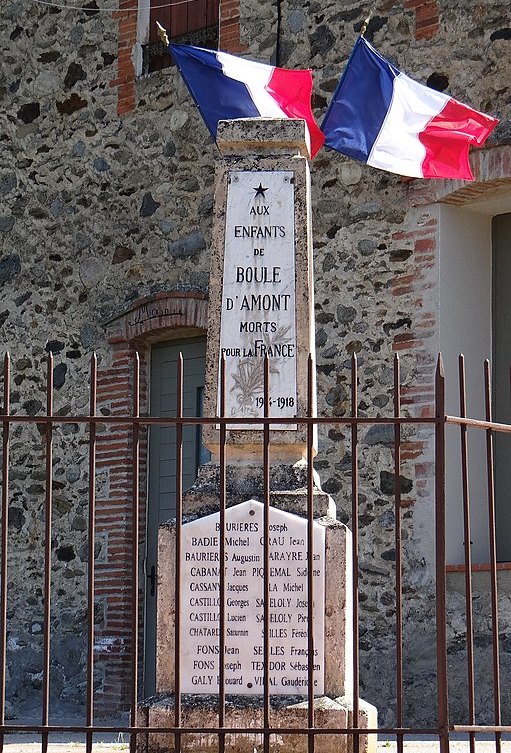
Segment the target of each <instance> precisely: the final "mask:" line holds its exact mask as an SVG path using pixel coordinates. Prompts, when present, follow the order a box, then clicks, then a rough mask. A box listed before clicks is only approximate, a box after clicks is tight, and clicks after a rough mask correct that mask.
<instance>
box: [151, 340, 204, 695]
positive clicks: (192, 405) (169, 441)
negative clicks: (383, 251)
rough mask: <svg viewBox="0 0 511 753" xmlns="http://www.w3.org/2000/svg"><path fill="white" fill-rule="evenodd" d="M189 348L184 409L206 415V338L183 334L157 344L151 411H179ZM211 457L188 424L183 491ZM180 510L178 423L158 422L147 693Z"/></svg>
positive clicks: (153, 451)
mask: <svg viewBox="0 0 511 753" xmlns="http://www.w3.org/2000/svg"><path fill="white" fill-rule="evenodd" d="M179 353H182V354H183V360H184V375H183V413H184V415H185V416H199V415H202V401H203V393H204V375H205V365H206V338H205V337H200V338H195V339H193V340H178V341H174V342H172V343H166V344H164V345H158V346H154V347H153V349H152V353H151V382H150V385H151V415H152V416H162V417H164V416H175V415H176V401H177V360H178V357H179ZM208 459H209V455H208V453H207V451H205V450H204V448H203V447H202V442H201V428H200V427H199V426H185V427H184V429H183V491H186V490H187V489H189V488H190V486H192V484H193V482H194V481H195V479H196V477H197V469H198V466H199V465H200V463H202V462H206V461H207V460H208ZM175 514H176V429H175V427H174V426H152V427H151V430H150V436H149V491H148V509H147V533H146V556H145V573H146V598H145V641H144V645H145V657H144V695H145V696H146V697H147V696H149V695H152V694H153V693H154V691H155V666H156V583H157V568H158V563H157V543H158V526H159V525H160V524H161V523H165V522H166V521H167V520H170V519H172V518H174V517H175Z"/></svg>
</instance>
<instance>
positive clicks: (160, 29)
mask: <svg viewBox="0 0 511 753" xmlns="http://www.w3.org/2000/svg"><path fill="white" fill-rule="evenodd" d="M156 26H157V28H158V36H159V37H160V39H161V41H162V42H163V44H166V45H168V44H170V43H169V35H168V34H167V29H165V28H164V27H163V26H162V25H161V24H160V23H158V21H156Z"/></svg>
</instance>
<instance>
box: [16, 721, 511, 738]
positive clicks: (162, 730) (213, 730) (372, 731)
mask: <svg viewBox="0 0 511 753" xmlns="http://www.w3.org/2000/svg"><path fill="white" fill-rule="evenodd" d="M449 729H450V730H451V731H460V732H463V731H466V730H470V729H474V730H475V731H476V732H481V733H484V732H487V731H488V730H490V731H491V732H493V731H494V730H495V729H499V730H501V731H502V732H511V727H505V726H501V727H498V728H496V727H494V726H489V727H469V728H466V727H455V726H453V727H450V728H449ZM43 731H44V732H47V733H48V734H57V733H61V732H68V733H74V732H76V733H80V732H82V733H83V732H88V731H90V732H92V733H93V734H95V735H96V734H97V735H101V734H104V733H106V732H118V733H121V734H130V733H134V734H137V735H139V734H141V733H147V734H151V735H152V734H177V733H179V734H180V735H181V734H183V735H184V734H186V735H190V734H192V735H202V734H208V735H218V727H185V726H181V727H163V726H162V727H140V726H137V727H130V726H127V727H121V726H118V727H115V726H110V727H109V726H104V727H103V726H101V727H92V728H91V727H85V726H83V725H82V726H80V725H74V726H72V725H70V726H59V725H47V726H45V727H43V726H41V725H34V726H29V725H22V724H18V725H13V724H6V725H4V727H3V732H4V734H12V733H15V732H21V733H27V732H36V733H41V732H43ZM224 732H225V733H226V734H228V735H237V734H240V735H247V734H252V735H253V734H254V732H259V733H261V734H265V733H266V734H268V735H280V734H282V735H295V734H296V735H306V734H308V732H309V728H308V727H257V728H254V727H253V726H252V727H225V728H224ZM380 733H381V734H386V735H396V734H398V733H400V734H403V735H429V736H431V737H438V735H439V734H440V730H439V729H438V727H435V728H431V727H350V728H349V729H346V727H316V729H315V730H314V735H343V736H344V735H346V734H349V735H356V736H360V735H376V734H380Z"/></svg>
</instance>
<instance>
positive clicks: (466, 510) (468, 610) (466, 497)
mask: <svg viewBox="0 0 511 753" xmlns="http://www.w3.org/2000/svg"><path fill="white" fill-rule="evenodd" d="M458 366H459V392H460V415H461V417H462V418H465V417H466V415H467V396H466V383H465V357H464V356H463V355H462V354H460V356H459V363H458ZM460 440H461V479H462V492H463V532H464V539H465V540H464V549H465V615H466V621H467V682H468V720H469V724H475V692H474V689H475V682H474V627H473V608H472V549H471V547H472V540H471V533H470V488H469V479H468V442H467V426H466V425H463V424H462V425H460ZM469 748H470V753H475V735H474V734H473V733H472V732H471V733H470V736H469Z"/></svg>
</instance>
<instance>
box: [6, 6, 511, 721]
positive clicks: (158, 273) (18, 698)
mask: <svg viewBox="0 0 511 753" xmlns="http://www.w3.org/2000/svg"><path fill="white" fill-rule="evenodd" d="M61 4H62V3H61ZM113 5H115V3H114V2H113V0H101V1H100V2H98V3H96V2H95V0H92V2H91V3H87V4H86V5H84V7H83V9H80V10H77V9H64V8H58V7H51V6H45V5H41V4H38V3H37V2H35V0H30V2H28V3H21V2H19V0H7V2H5V3H4V4H3V5H2V8H1V9H0V39H1V40H2V61H3V63H2V69H1V72H0V76H1V79H0V99H1V105H2V110H3V114H2V121H1V123H2V128H1V134H0V138H1V141H2V152H1V155H2V156H1V160H0V165H1V172H0V196H1V205H0V206H1V210H0V233H1V236H0V237H1V239H2V251H1V256H0V299H1V302H0V321H1V329H2V335H3V343H4V347H5V348H8V349H10V350H11V352H12V356H13V387H12V390H13V392H12V408H13V410H14V411H18V412H21V413H24V412H27V413H31V414H34V415H35V414H37V413H39V412H42V411H43V410H44V407H43V406H44V402H45V392H44V389H45V387H44V382H45V359H46V356H47V353H48V352H49V351H51V352H52V353H53V354H54V358H55V371H54V376H55V388H56V389H55V403H56V407H55V410H56V411H61V412H62V413H64V414H65V413H67V414H72V413H80V412H82V411H83V410H85V409H86V407H87V405H88V395H87V389H86V384H87V379H88V372H89V358H90V355H91V353H92V351H93V350H95V351H96V352H97V354H98V361H99V370H100V379H101V382H100V384H101V390H102V391H103V392H102V394H101V395H100V405H101V409H102V410H104V411H105V413H104V414H103V415H106V416H107V415H108V412H109V411H114V412H115V411H116V410H117V411H119V410H122V408H123V406H126V404H127V403H128V402H129V400H130V390H131V388H132V382H131V381H130V380H131V377H130V376H129V373H128V369H129V366H128V364H129V362H130V360H131V358H132V355H133V353H134V351H135V349H139V350H141V351H142V354H144V353H145V354H146V356H144V357H145V358H146V360H145V362H143V363H147V353H148V352H149V343H150V341H151V337H152V336H153V335H151V332H150V331H146V332H142V333H138V334H137V336H136V337H135V336H134V335H133V333H132V335H129V334H128V335H126V332H125V333H124V335H123V338H124V339H122V338H121V339H120V340H116V339H115V337H114V336H113V335H112V332H113V329H112V326H114V325H112V324H109V322H111V321H112V319H113V318H115V317H119V316H123V315H126V316H128V315H129V312H131V311H133V310H137V306H138V304H139V303H140V302H141V301H144V302H146V303H147V302H152V301H153V300H160V299H161V296H164V297H165V295H166V294H167V293H169V292H170V293H178V294H180V295H186V294H189V296H190V297H191V299H192V300H194V299H196V298H199V299H200V298H201V296H202V297H204V294H206V293H207V287H208V264H209V247H210V239H211V210H212V204H213V164H214V160H215V159H216V148H215V146H214V144H213V143H212V141H211V139H210V137H209V135H208V133H207V131H206V129H205V127H204V125H203V123H202V122H201V120H200V118H199V116H198V114H197V110H196V108H195V106H194V105H193V103H192V101H191V99H190V97H189V95H188V92H187V90H186V87H185V85H184V83H183V82H182V81H181V79H180V77H179V75H178V73H177V71H176V69H175V68H174V67H171V68H168V69H166V70H163V71H159V72H157V73H154V74H152V75H150V76H148V77H140V76H137V72H140V70H141V68H140V59H141V54H140V53H141V48H140V46H139V44H140V41H143V39H144V31H143V29H142V28H141V24H142V26H143V21H141V20H140V18H142V17H143V15H144V14H143V13H142V14H141V15H140V17H139V14H138V11H137V6H136V0H121V12H120V13H112V12H107V11H106V9H107V8H111V7H112V6H113ZM507 11H508V7H507V4H506V3H504V2H498V1H496V0H492V1H491V2H490V1H489V0H486V1H485V2H478V3H464V4H463V6H460V5H459V3H455V2H453V0H442V2H435V0H429V2H420V1H419V0H405V2H404V3H400V2H398V3H394V4H391V3H386V4H385V3H383V4H382V5H381V6H379V7H378V9H377V11H376V13H375V15H374V17H373V18H372V20H371V22H370V24H369V28H368V38H369V39H371V40H372V41H374V44H375V45H376V46H377V47H378V49H379V50H380V51H381V52H382V53H383V54H384V55H387V56H388V57H389V58H390V59H391V60H392V61H393V62H394V63H396V64H398V65H399V66H400V67H401V68H402V69H403V70H405V71H406V72H407V73H408V74H409V75H411V76H413V77H415V78H417V79H419V80H421V81H427V80H428V79H429V80H433V81H435V80H436V81H439V80H441V76H445V77H446V78H447V79H448V90H449V92H450V93H451V94H452V95H453V96H455V97H457V98H459V99H460V100H462V101H466V102H468V103H470V104H472V105H474V106H475V107H477V108H480V109H483V110H485V111H488V112H490V113H493V114H496V115H498V116H499V117H500V118H501V125H500V126H499V127H498V129H497V131H496V133H495V135H494V136H493V137H492V140H491V143H490V144H489V147H488V149H487V150H486V152H485V154H486V155H489V156H487V158H485V159H486V161H485V160H481V161H480V163H478V165H479V167H478V171H479V172H478V182H477V186H478V187H479V188H478V190H479V194H477V192H476V193H475V194H470V193H467V192H465V193H463V191H464V189H463V186H459V185H457V184H456V182H451V183H450V184H447V182H445V183H444V182H442V181H439V182H436V183H435V187H434V188H432V187H431V186H430V184H427V185H426V184H424V183H422V182H420V181H414V182H412V183H411V184H410V183H408V182H405V181H403V180H401V179H400V178H399V176H395V175H391V174H386V173H383V172H379V171H377V170H373V169H371V168H367V167H365V166H363V165H360V164H358V163H356V162H353V161H351V160H348V159H347V158H344V157H342V156H340V155H338V154H335V153H331V152H326V151H322V152H321V153H320V154H319V155H318V156H317V158H316V159H315V161H314V163H313V166H312V180H313V228H314V264H315V277H316V291H315V292H316V344H317V371H318V409H319V411H320V413H333V414H334V415H338V416H343V415H346V414H347V413H348V412H349V411H350V403H349V394H350V392H349V366H350V358H351V355H352V354H353V353H357V355H358V357H359V362H360V402H359V410H360V412H361V413H362V414H364V413H367V414H370V413H378V412H381V413H388V414H390V413H391V411H392V404H391V390H392V382H393V376H392V357H393V355H394V354H395V353H399V354H400V357H401V367H402V373H403V380H404V389H403V405H404V409H405V410H407V411H410V412H411V413H414V412H415V413H417V412H419V413H422V414H423V415H431V414H432V410H433V407H432V400H433V392H432V385H433V373H434V367H435V358H436V353H437V351H438V348H439V346H440V344H441V342H442V335H441V331H440V328H441V321H442V320H441V309H440V308H439V301H440V296H441V288H442V285H441V284H440V283H439V280H440V277H439V275H440V274H441V270H442V264H441V261H440V253H441V245H442V242H443V241H442V232H441V229H440V225H439V221H440V220H441V212H440V210H439V207H438V202H442V203H445V202H449V203H452V202H455V203H456V202H458V201H459V202H460V203H465V204H466V203H471V202H472V201H475V200H480V199H481V197H484V196H485V192H486V191H490V192H491V193H492V194H493V193H495V192H504V193H505V192H508V191H509V190H510V185H509V179H510V177H511V167H510V160H509V150H508V147H507V146H506V145H507V144H509V138H510V134H511V126H510V122H509V119H510V102H511V100H510V91H509V80H510V77H509V73H510V71H509V56H508V48H509V44H510V36H511V33H510V31H509V28H508V27H507V26H506V24H507V23H508V20H506V19H507ZM366 12H367V9H366V8H365V7H362V6H359V5H357V4H353V3H349V4H348V3H343V2H335V3H332V4H330V5H328V6H325V4H324V3H320V2H317V1H316V0H313V1H312V2H311V3H310V4H308V5H307V6H304V5H303V3H298V2H295V0H290V1H289V2H286V1H285V0H280V1H279V3H278V4H272V3H267V4H262V3H259V2H257V3H256V2H254V0H239V1H238V0H224V1H223V2H222V6H221V19H222V22H221V29H220V40H221V45H222V47H223V49H226V50H227V51H229V50H230V51H233V52H243V54H246V55H248V56H251V57H253V58H255V59H258V60H262V61H270V60H272V61H275V58H276V55H277V54H278V63H279V64H280V65H283V66H288V67H308V66H310V67H312V68H313V70H314V77H315V90H314V92H315V96H314V103H315V107H316V114H317V115H318V118H320V117H321V115H322V113H323V111H324V109H325V106H326V103H327V101H328V100H329V98H330V96H331V93H332V91H333V90H334V88H335V86H336V83H337V80H338V77H339V74H340V72H341V70H342V68H343V66H344V64H345V62H346V60H347V58H348V55H349V53H350V50H351V47H352V45H353V43H354V41H355V38H356V33H357V31H358V30H359V29H360V25H361V22H362V19H363V17H364V15H365V13H366ZM492 154H498V155H500V157H498V158H496V159H495V160H493V159H492V156H491V155H492ZM506 155H507V156H506ZM499 160H500V161H499ZM460 192H461V193H460ZM460 197H461V198H460ZM439 311H440V319H439ZM115 321H118V319H115ZM189 325H190V326H200V324H197V321H196V320H193V318H192V320H191V322H190V323H189ZM115 326H117V325H115ZM115 326H114V329H115ZM176 329H177V328H176V323H175V322H172V321H169V322H166V323H165V324H164V326H163V327H161V328H159V330H158V333H157V336H158V337H160V338H163V337H166V336H173V335H175V333H176ZM148 330H150V328H148ZM153 334H154V333H153ZM139 335H140V336H139ZM452 347H454V348H455V347H456V346H455V344H453V346H452ZM143 373H144V372H143ZM102 432H103V433H104V435H105V436H104V437H103V439H102V440H101V441H102V442H103V445H102V446H103V450H102V453H103V457H102V461H103V462H102V465H101V466H100V468H98V471H99V478H98V484H99V490H98V495H99V496H98V501H99V503H100V507H101V508H102V512H101V514H102V515H103V514H104V516H105V520H106V523H107V525H106V528H105V530H100V531H99V532H98V534H99V535H98V552H97V561H98V564H99V565H101V563H112V561H113V560H112V557H114V559H115V557H117V558H118V564H119V568H120V569H119V570H118V571H116V575H115V577H116V578H117V579H118V580H117V581H116V582H118V583H119V602H118V605H117V607H116V606H115V605H114V604H113V603H112V604H110V605H109V604H108V603H106V602H104V601H102V600H101V599H100V600H99V602H98V609H97V612H98V614H97V619H98V636H99V637H100V640H99V641H98V658H99V660H100V661H99V663H98V677H97V694H96V697H97V704H98V709H100V710H101V711H103V712H111V711H114V710H116V709H117V708H118V707H119V705H122V704H123V703H124V698H123V695H122V692H120V691H119V688H121V687H122V684H123V681H124V679H125V677H126V666H127V665H126V662H127V661H128V660H127V651H128V649H129V635H127V634H126V632H125V626H124V625H125V623H124V621H125V617H126V615H125V611H124V610H125V603H126V599H125V593H126V590H127V589H128V588H129V561H128V559H129V558H128V557H126V554H125V547H126V542H127V534H126V531H127V530H128V527H129V525H130V514H131V513H130V512H129V510H128V509H127V508H126V507H124V508H123V505H125V503H126V500H127V499H128V496H129V488H130V487H129V485H130V477H129V475H126V474H125V475H124V476H123V478H122V479H120V480H119V479H117V481H116V483H118V486H117V487H115V485H114V481H115V480H114V477H113V475H112V468H113V467H114V460H113V459H114V458H116V462H117V461H118V462H119V463H122V462H123V458H124V457H126V458H129V457H130V452H131V446H130V439H129V436H128V435H127V434H123V435H122V436H121V437H119V436H115V432H114V433H110V432H109V429H108V427H107V426H105V427H104V428H103V429H102ZM121 433H122V432H121ZM405 439H406V445H405V447H404V452H403V462H404V466H403V491H404V494H403V509H402V517H403V525H404V536H405V568H406V575H405V588H406V593H407V607H406V615H407V627H406V630H405V638H406V640H407V646H408V648H407V657H406V658H407V663H406V667H407V670H406V682H407V686H408V687H409V695H408V709H407V711H408V714H409V720H410V722H411V721H412V720H415V721H416V722H417V723H421V722H424V721H425V720H429V721H430V720H431V714H432V708H433V705H434V701H433V695H434V693H433V691H432V688H433V685H434V655H433V653H432V650H433V648H432V647H433V645H434V628H433V618H434V614H433V611H432V606H430V605H431V603H432V602H431V599H430V598H429V597H430V596H431V588H432V581H433V573H434V570H433V566H434V557H433V547H432V541H433V538H432V537H433V528H432V525H433V523H432V520H433V518H432V496H431V495H432V488H433V486H432V481H433V478H432V473H433V466H432V444H431V432H430V431H429V430H428V431H426V430H425V431H423V432H422V433H416V434H415V435H406V437H405ZM362 440H363V444H362V449H361V468H362V477H361V496H360V504H361V514H362V515H361V542H360V544H361V568H362V571H361V576H362V577H361V583H362V589H363V593H362V596H361V640H362V650H363V653H362V661H363V671H362V682H363V694H364V696H365V697H366V698H367V699H368V700H370V701H372V702H375V703H376V705H377V706H378V707H379V708H380V709H381V711H382V718H383V719H384V720H387V721H389V722H391V721H392V719H393V710H392V708H393V706H392V701H391V697H392V693H393V683H392V681H388V678H389V676H390V673H392V672H393V666H394V644H393V640H392V629H393V628H392V625H393V620H394V601H393V590H392V587H391V586H389V582H392V581H391V580H390V581H389V578H392V577H393V569H394V559H395V551H394V543H393V525H394V512H393V505H394V502H393V476H392V472H393V457H392V450H391V437H390V435H389V433H388V432H387V431H384V430H377V429H369V430H368V431H367V432H366V433H365V434H364V436H363V437H362ZM116 445H119V446H116ZM70 455H72V459H70ZM12 457H13V461H14V467H13V472H12V474H11V513H10V534H11V536H10V553H11V564H12V567H11V570H10V579H9V589H10V594H11V602H10V608H9V618H10V632H9V660H10V663H11V667H12V671H11V674H10V677H9V687H8V698H9V700H10V702H11V703H14V704H16V705H18V704H19V703H20V702H22V701H25V700H26V699H27V698H28V697H29V696H31V698H32V700H33V701H36V700H37V693H38V692H39V689H40V683H41V677H40V666H41V647H42V639H41V615H42V580H41V574H40V545H41V541H42V535H43V525H44V516H43V502H44V477H43V476H41V473H42V463H43V462H44V445H43V443H42V438H41V435H40V432H39V431H37V429H35V428H34V430H30V429H28V428H27V429H25V428H23V429H22V428H21V427H20V428H17V429H15V430H14V431H13V441H12ZM316 468H317V470H318V471H319V473H320V475H321V478H322V482H323V487H324V489H325V490H326V491H328V492H330V493H331V494H332V495H333V496H334V497H335V498H336V501H337V505H338V509H339V515H340V517H341V518H342V519H343V520H349V512H348V511H349V506H350V503H349V484H350V475H349V474H350V445H349V434H348V433H347V432H346V431H345V430H342V429H341V430H339V429H335V428H331V429H330V430H328V431H326V432H323V433H322V435H321V436H320V454H319V456H318V459H317V462H316ZM54 475H55V480H56V485H55V492H56V499H55V513H54V524H55V534H54V548H53V552H54V560H53V579H54V584H55V586H56V588H57V591H56V594H57V595H56V598H55V600H54V611H53V613H52V620H53V623H52V624H53V631H54V636H55V644H54V645H55V647H56V648H55V661H54V664H53V669H52V672H53V682H52V690H53V692H54V693H55V696H56V697H57V698H58V699H59V701H60V704H61V705H63V704H65V703H67V702H69V703H72V704H79V703H80V702H81V700H82V699H83V677H84V675H83V666H84V664H83V662H84V658H83V647H84V640H85V633H84V623H83V617H84V615H83V597H84V593H85V573H86V566H87V563H86V550H85V548H84V542H85V528H84V526H85V522H84V521H85V518H86V505H87V451H86V444H85V433H84V430H83V429H82V428H80V427H78V426H77V425H69V426H66V427H64V428H62V429H58V430H57V431H56V447H55V462H54ZM142 480H143V479H142ZM119 485H120V486H119ZM113 500H117V503H115V504H114V503H113V502H112V501H113ZM116 505H117V509H115V506H116ZM109 506H111V507H112V510H110V512H109V509H108V508H109ZM119 506H120V508H121V509H122V510H123V511H122V512H121V510H119ZM109 514H111V515H113V516H114V517H115V518H116V522H115V526H117V528H115V526H114V522H113V521H108V515H109ZM109 523H111V524H112V525H110V527H109ZM123 525H124V529H123ZM112 526H113V527H112ZM123 530H124V533H123V532H122V531H123ZM116 531H117V534H116ZM100 569H101V568H100ZM108 573H109V571H108V567H106V568H105V576H104V577H105V579H106V580H108V578H109V574H108ZM412 638H413V644H412V642H411V640H412ZM432 667H433V669H432ZM123 678H124V679H123ZM384 680H385V681H384ZM382 688H383V690H382ZM425 696H426V697H428V698H429V697H431V699H432V700H431V702H430V703H429V705H428V703H424V697H425Z"/></svg>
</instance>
